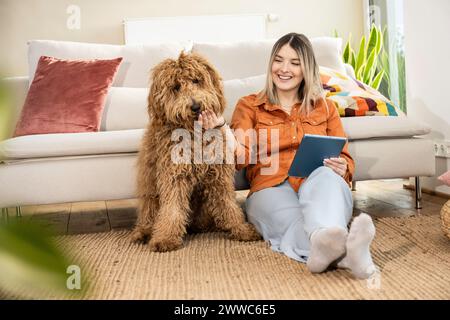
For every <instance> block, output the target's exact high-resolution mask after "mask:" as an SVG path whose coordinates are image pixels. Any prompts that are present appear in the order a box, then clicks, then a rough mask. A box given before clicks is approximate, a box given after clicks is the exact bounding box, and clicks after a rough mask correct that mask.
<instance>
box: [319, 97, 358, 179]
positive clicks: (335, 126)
mask: <svg viewBox="0 0 450 320" xmlns="http://www.w3.org/2000/svg"><path fill="white" fill-rule="evenodd" d="M326 102H327V105H328V110H329V117H328V119H327V135H329V136H337V137H347V135H346V134H345V132H344V128H343V126H342V121H341V118H340V116H339V113H338V112H337V109H336V107H335V105H334V103H333V102H332V101H330V100H326ZM340 157H341V158H343V159H345V162H346V164H347V169H346V170H345V173H344V175H343V178H344V179H345V181H347V182H348V183H350V182H351V181H352V179H353V173H354V172H355V162H354V160H353V158H352V156H351V155H350V153H349V152H348V142H347V143H346V144H345V145H344V148H343V149H342V152H341V154H340ZM332 162H333V161H332ZM337 162H341V163H343V161H337ZM333 165H334V166H336V165H338V164H337V163H336V162H333ZM338 170H339V169H338Z"/></svg>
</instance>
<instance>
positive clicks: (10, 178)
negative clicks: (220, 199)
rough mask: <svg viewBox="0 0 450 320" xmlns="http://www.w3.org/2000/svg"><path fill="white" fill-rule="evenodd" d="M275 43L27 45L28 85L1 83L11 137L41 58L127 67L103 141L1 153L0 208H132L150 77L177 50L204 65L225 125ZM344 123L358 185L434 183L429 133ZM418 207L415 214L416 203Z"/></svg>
mask: <svg viewBox="0 0 450 320" xmlns="http://www.w3.org/2000/svg"><path fill="white" fill-rule="evenodd" d="M311 41H312V43H313V46H314V50H315V53H316V56H317V59H318V62H319V64H320V65H323V66H325V67H329V68H333V69H337V70H340V71H341V72H349V73H351V72H352V69H351V67H350V68H349V66H346V65H344V63H343V62H342V60H341V58H340V50H341V40H340V39H335V38H313V39H311ZM273 42H274V40H264V41H255V42H237V43H217V44H213V43H181V42H180V43H166V44H154V45H133V46H118V45H102V44H87V43H74V42H58V41H31V42H29V44H28V46H29V61H28V62H29V77H17V78H10V79H7V83H8V85H9V86H10V88H11V92H13V95H14V101H15V103H14V109H13V121H12V122H13V123H12V126H11V132H12V130H13V129H14V126H15V122H16V121H17V119H18V117H19V115H20V111H21V108H22V105H23V101H24V99H25V97H26V93H27V90H28V87H29V79H32V76H33V74H34V71H35V68H36V65H37V60H38V59H39V57H40V56H41V55H49V56H54V57H58V58H68V59H69V58H70V59H82V58H112V57H118V56H122V57H124V59H123V62H122V65H121V67H120V69H119V72H118V74H117V76H116V78H115V81H114V84H113V87H112V88H111V89H110V91H109V93H108V97H107V101H106V104H105V109H104V113H103V117H102V125H101V131H100V132H95V133H71V134H42V135H31V136H22V137H16V138H10V139H7V140H5V141H3V142H1V143H0V208H4V207H14V206H16V207H19V206H23V205H39V204H50V203H63V202H78V201H96V200H112V199H127V198H133V197H134V196H135V193H134V187H135V161H136V154H137V151H138V147H139V142H140V139H141V137H142V134H143V130H144V128H145V125H146V123H147V121H148V115H147V112H146V107H147V105H146V98H147V94H148V86H149V81H148V79H149V70H150V69H151V67H153V66H154V65H155V64H157V63H158V62H159V61H161V60H162V59H164V58H167V57H176V56H178V54H179V52H180V51H181V50H185V51H194V52H198V53H200V54H203V55H204V56H206V57H207V58H208V59H209V60H210V61H211V62H212V63H213V64H214V65H215V66H216V68H217V69H218V70H219V72H220V73H221V75H222V77H223V84H224V91H225V95H226V99H227V103H228V106H227V109H226V112H225V118H226V119H227V120H228V121H229V120H230V117H231V114H232V112H233V108H234V106H235V103H236V102H237V100H238V98H239V97H241V96H244V95H247V94H250V93H253V92H257V91H258V90H259V89H260V88H261V87H262V85H263V81H264V76H263V74H264V73H265V72H266V63H267V61H268V56H269V54H270V49H271V47H272V44H273ZM342 121H343V124H344V127H345V131H346V133H347V135H348V137H349V141H350V144H349V149H350V153H351V154H352V156H353V157H354V159H355V162H356V172H355V175H354V180H355V181H360V180H370V179H388V178H406V177H419V176H432V175H434V172H435V167H434V163H435V161H434V155H433V144H432V142H431V141H430V140H427V139H422V138H420V137H418V136H420V135H424V134H427V133H428V132H429V128H427V127H425V126H423V125H421V124H419V123H415V122H413V121H411V120H410V119H409V118H408V117H406V116H399V117H352V118H342ZM244 177H245V176H244V172H243V171H240V172H238V173H237V174H236V188H237V189H245V188H247V187H248V184H247V181H246V180H245V178H244ZM416 181H417V182H418V181H419V180H418V179H416ZM419 190H420V188H419ZM416 200H417V201H416V204H417V205H418V206H419V205H420V203H419V200H420V194H418V198H417V199H416Z"/></svg>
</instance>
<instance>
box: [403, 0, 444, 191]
mask: <svg viewBox="0 0 450 320" xmlns="http://www.w3.org/2000/svg"><path fill="white" fill-rule="evenodd" d="M404 9H405V11H404V12H405V16H404V23H405V55H406V78H407V104H408V115H410V116H412V117H414V118H416V119H418V120H420V121H423V122H425V123H427V124H428V125H430V126H431V127H432V133H431V134H430V135H429V137H431V138H432V139H435V140H448V141H450V99H449V92H450V90H449V88H448V85H447V82H448V81H449V75H450V35H449V31H450V1H448V0H428V1H423V0H405V1H404ZM447 170H450V159H445V158H436V176H439V175H440V174H442V173H443V172H445V171H447ZM422 180H423V183H424V184H423V187H425V188H429V189H435V190H436V191H439V192H444V193H448V194H450V188H449V187H447V186H444V185H442V183H440V182H439V181H438V180H437V179H436V178H435V177H434V178H426V179H422Z"/></svg>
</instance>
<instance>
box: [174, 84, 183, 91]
mask: <svg viewBox="0 0 450 320" xmlns="http://www.w3.org/2000/svg"><path fill="white" fill-rule="evenodd" d="M180 88H181V86H180V84H179V83H177V84H176V85H175V86H174V87H173V90H175V91H180Z"/></svg>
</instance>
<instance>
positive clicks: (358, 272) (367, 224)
mask: <svg viewBox="0 0 450 320" xmlns="http://www.w3.org/2000/svg"><path fill="white" fill-rule="evenodd" d="M374 237H375V226H374V224H373V222H372V218H371V217H370V216H369V215H367V214H366V213H361V214H360V215H359V216H357V217H356V218H355V219H354V220H353V222H352V225H351V226H350V232H349V234H348V238H347V244H346V249H347V254H346V256H345V257H344V258H343V259H342V260H341V261H340V262H339V263H338V264H337V266H338V267H339V268H344V269H349V270H350V272H351V273H352V274H353V275H354V276H355V277H356V278H359V279H367V278H369V277H370V276H371V275H372V274H373V273H374V272H375V271H376V267H375V265H374V263H373V261H372V256H371V254H370V244H371V243H372V240H373V238H374Z"/></svg>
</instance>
